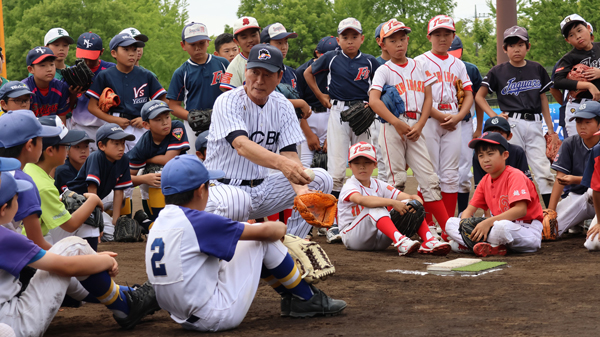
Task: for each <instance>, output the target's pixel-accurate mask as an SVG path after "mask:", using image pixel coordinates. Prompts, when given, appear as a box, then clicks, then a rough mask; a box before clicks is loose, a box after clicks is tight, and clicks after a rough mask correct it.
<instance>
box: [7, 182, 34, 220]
mask: <svg viewBox="0 0 600 337" xmlns="http://www.w3.org/2000/svg"><path fill="white" fill-rule="evenodd" d="M17 202H18V203H19V208H18V209H17V214H15V218H14V219H15V221H22V220H23V219H25V218H26V217H28V216H30V215H32V214H37V215H38V216H40V215H42V205H41V201H40V194H39V191H38V189H37V188H36V186H35V185H34V187H33V188H32V189H30V190H28V191H25V192H21V193H19V196H18V197H17ZM0 227H1V226H0Z"/></svg>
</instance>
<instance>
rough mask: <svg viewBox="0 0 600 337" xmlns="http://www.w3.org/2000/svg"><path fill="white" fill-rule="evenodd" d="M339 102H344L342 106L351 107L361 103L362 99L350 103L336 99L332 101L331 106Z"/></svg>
mask: <svg viewBox="0 0 600 337" xmlns="http://www.w3.org/2000/svg"><path fill="white" fill-rule="evenodd" d="M339 102H344V106H353V105H355V104H359V103H363V100H362V99H355V100H352V101H340V100H337V99H334V100H333V104H335V105H337V104H338V103H339Z"/></svg>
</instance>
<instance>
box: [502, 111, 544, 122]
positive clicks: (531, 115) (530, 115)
mask: <svg viewBox="0 0 600 337" xmlns="http://www.w3.org/2000/svg"><path fill="white" fill-rule="evenodd" d="M515 116H517V117H515ZM536 116H540V114H539V113H537V114H536V113H529V112H509V113H508V117H513V118H520V119H524V120H526V121H535V117H536Z"/></svg>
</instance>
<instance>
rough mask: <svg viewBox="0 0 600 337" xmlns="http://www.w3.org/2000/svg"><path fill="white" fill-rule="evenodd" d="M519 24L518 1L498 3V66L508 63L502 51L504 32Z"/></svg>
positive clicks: (505, 0) (507, 0)
mask: <svg viewBox="0 0 600 337" xmlns="http://www.w3.org/2000/svg"><path fill="white" fill-rule="evenodd" d="M516 24H517V0H502V1H496V64H500V63H504V62H507V61H508V56H507V55H506V53H504V51H503V50H502V45H503V42H504V31H505V30H506V29H508V28H510V27H512V26H515V25H516Z"/></svg>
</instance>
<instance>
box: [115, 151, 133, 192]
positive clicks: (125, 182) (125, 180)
mask: <svg viewBox="0 0 600 337" xmlns="http://www.w3.org/2000/svg"><path fill="white" fill-rule="evenodd" d="M123 159H124V160H125V162H124V163H123V164H124V165H122V170H123V171H122V172H123V175H122V176H120V177H119V179H117V184H116V185H115V187H114V189H115V190H124V189H126V188H129V187H133V182H132V181H131V172H130V171H129V157H128V156H127V154H124V155H123V158H121V160H123ZM120 167H121V166H120Z"/></svg>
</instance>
